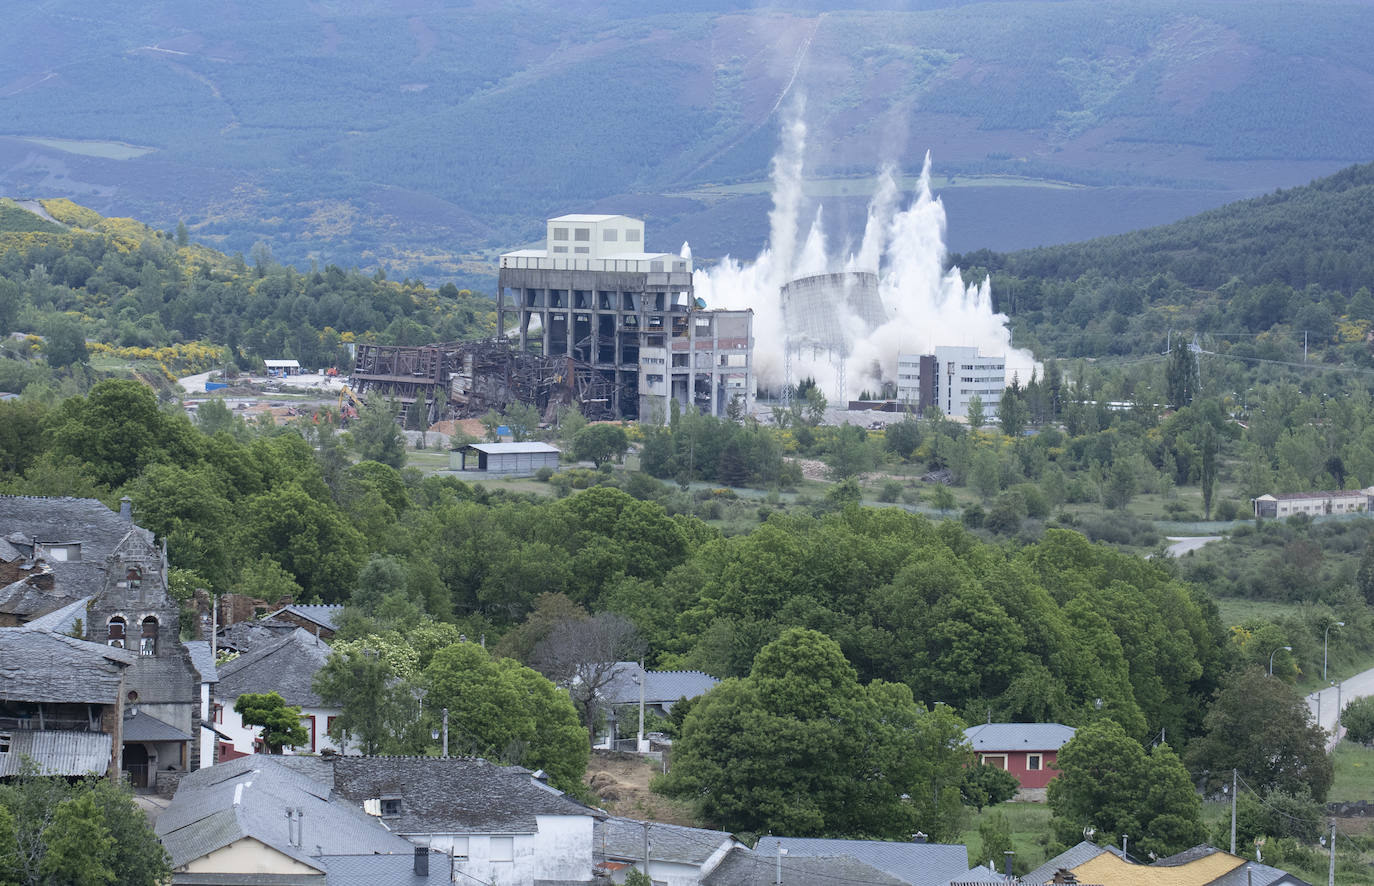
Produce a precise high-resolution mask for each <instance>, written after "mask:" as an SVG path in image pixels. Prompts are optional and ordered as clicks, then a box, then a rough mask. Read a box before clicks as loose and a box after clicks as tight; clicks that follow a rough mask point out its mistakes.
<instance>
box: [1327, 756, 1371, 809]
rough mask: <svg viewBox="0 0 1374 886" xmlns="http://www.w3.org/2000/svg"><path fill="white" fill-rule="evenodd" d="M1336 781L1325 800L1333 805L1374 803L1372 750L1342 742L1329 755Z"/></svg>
mask: <svg viewBox="0 0 1374 886" xmlns="http://www.w3.org/2000/svg"><path fill="white" fill-rule="evenodd" d="M1331 762H1332V763H1334V764H1335V768H1336V779H1335V781H1334V782H1332V784H1331V793H1330V794H1329V795H1328V796H1327V799H1328V800H1330V801H1331V802H1333V803H1350V802H1354V801H1357V800H1371V801H1374V748H1368V747H1365V746H1364V745H1358V744H1355V743H1353V742H1349V741H1343V742H1341V743H1340V744H1338V745H1336V750H1334V751H1332V753H1331Z"/></svg>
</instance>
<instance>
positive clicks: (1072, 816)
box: [1049, 720, 1206, 855]
mask: <svg viewBox="0 0 1374 886" xmlns="http://www.w3.org/2000/svg"><path fill="white" fill-rule="evenodd" d="M1056 765H1057V766H1058V767H1059V770H1060V774H1059V775H1058V776H1057V777H1056V778H1055V779H1054V780H1053V781H1051V782H1050V787H1049V802H1050V808H1051V809H1052V810H1053V811H1054V817H1055V825H1056V830H1057V832H1058V833H1059V834H1060V839H1070V838H1072V837H1074V835H1076V834H1078V833H1080V832H1081V831H1082V829H1083V828H1085V827H1087V826H1089V825H1091V826H1093V827H1094V828H1096V829H1097V830H1098V832H1099V833H1102V834H1130V835H1131V843H1132V845H1134V846H1136V847H1138V849H1139V851H1140V852H1142V853H1144V852H1155V853H1158V854H1159V855H1172V854H1173V853H1175V852H1181V851H1183V850H1184V849H1187V848H1189V847H1190V846H1196V845H1197V844H1198V843H1201V842H1202V841H1203V840H1204V839H1205V837H1206V834H1205V831H1204V829H1203V827H1202V820H1201V812H1202V801H1201V800H1200V799H1199V798H1198V795H1197V792H1196V790H1195V789H1194V788H1193V785H1192V782H1191V781H1190V780H1189V778H1188V770H1186V769H1184V768H1183V764H1182V762H1180V761H1179V759H1178V756H1177V755H1176V754H1175V753H1174V752H1173V750H1171V749H1170V748H1169V746H1168V745H1166V744H1160V745H1156V746H1155V748H1154V749H1153V750H1152V751H1151V752H1150V753H1148V754H1147V753H1146V752H1145V749H1144V748H1143V747H1141V746H1140V744H1139V743H1137V742H1136V741H1135V740H1134V739H1132V738H1131V737H1130V736H1128V735H1127V734H1126V733H1125V731H1124V730H1123V729H1122V728H1121V727H1120V726H1119V725H1117V724H1116V723H1114V722H1113V721H1111V720H1099V721H1097V722H1096V723H1092V724H1090V725H1088V726H1085V727H1083V728H1081V729H1079V730H1078V732H1077V733H1076V734H1075V735H1074V737H1073V738H1072V739H1070V740H1069V742H1068V744H1066V745H1064V747H1063V748H1061V749H1060V751H1059V759H1058V762H1057V763H1056Z"/></svg>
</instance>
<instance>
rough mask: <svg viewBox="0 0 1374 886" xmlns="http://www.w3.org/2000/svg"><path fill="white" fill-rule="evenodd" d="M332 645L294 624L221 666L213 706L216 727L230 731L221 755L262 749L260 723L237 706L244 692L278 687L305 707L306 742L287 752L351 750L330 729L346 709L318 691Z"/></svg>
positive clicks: (293, 702) (289, 701)
mask: <svg viewBox="0 0 1374 886" xmlns="http://www.w3.org/2000/svg"><path fill="white" fill-rule="evenodd" d="M329 652H330V649H329V645H328V644H326V643H325V642H324V641H323V640H321V639H319V638H318V637H316V636H315V635H314V634H312V633H308V632H306V631H305V630H304V629H302V628H293V629H292V630H291V632H290V633H289V634H286V635H285V636H283V637H282V638H281V639H279V640H275V641H273V642H270V643H267V644H265V645H257V646H254V647H252V648H251V649H249V650H248V651H247V652H245V653H243V654H241V655H240V656H239V657H238V658H234V659H231V660H229V661H227V662H224V663H223V664H221V665H220V666H219V669H218V671H219V686H218V688H217V693H216V694H217V695H218V698H217V700H216V704H215V707H214V710H213V712H212V713H213V721H214V727H215V729H216V730H218V731H219V732H221V733H223V734H224V735H225V736H227V740H226V744H225V745H222V746H221V748H220V757H221V759H223V758H224V757H225V756H233V755H235V754H252V753H256V752H257V751H258V750H259V744H260V742H259V739H260V738H261V736H262V727H261V726H248V725H246V724H245V723H244V722H243V718H242V717H241V716H240V715H239V714H238V712H237V711H235V710H234V703H235V702H236V701H237V700H238V698H239V696H241V695H244V694H249V693H251V694H260V693H264V692H275V693H277V694H278V695H280V696H281V697H282V699H283V700H285V702H286V703H287V704H289V705H296V706H297V707H299V708H300V709H301V725H302V726H304V727H305V732H306V736H307V738H306V742H305V744H303V745H301V746H300V747H296V748H285V749H284V751H285V753H288V754H296V753H300V754H317V753H319V752H320V751H323V750H325V749H327V748H332V749H334V750H343V751H345V752H349V751H352V750H353V747H352V746H348V747H342V748H341V747H340V742H339V741H337V740H335V739H333V738H331V737H330V735H329V727H330V724H331V723H332V722H333V721H334V718H335V717H337V716H339V714H341V713H343V709H342V708H339V707H336V706H334V705H329V704H326V703H325V701H324V700H323V699H322V698H320V696H319V695H318V694H317V693H316V692H315V689H314V687H313V685H312V684H313V683H314V682H315V675H316V674H317V673H319V670H320V668H322V667H324V665H325V662H326V661H328V660H329Z"/></svg>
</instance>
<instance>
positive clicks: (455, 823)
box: [333, 757, 605, 886]
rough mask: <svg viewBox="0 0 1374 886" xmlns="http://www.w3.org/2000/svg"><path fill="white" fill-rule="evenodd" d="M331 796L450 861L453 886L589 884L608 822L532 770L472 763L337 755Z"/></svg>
mask: <svg viewBox="0 0 1374 886" xmlns="http://www.w3.org/2000/svg"><path fill="white" fill-rule="evenodd" d="M333 774H334V782H333V789H334V791H335V792H336V793H337V794H338V795H339V796H342V797H344V798H346V799H348V800H350V801H352V802H353V803H356V804H358V805H360V806H361V807H362V808H363V810H364V811H366V812H367V813H368V814H370V815H374V816H376V817H377V818H378V819H380V821H381V823H382V824H383V825H385V826H386V828H387V829H388V830H389V831H391V832H392V833H394V834H397V835H399V836H401V837H404V838H406V839H407V840H410V841H411V842H412V843H415V844H416V845H418V846H425V847H428V848H429V849H431V850H434V851H437V852H441V853H444V854H445V855H447V856H449V858H450V864H451V865H452V869H453V871H454V880H455V881H456V882H462V883H473V882H479V883H486V884H489V886H529V884H531V883H541V882H557V883H587V882H589V881H591V879H592V866H593V861H592V843H593V825H594V822H595V821H596V820H597V819H599V818H604V817H605V814H604V813H602V812H599V811H596V810H593V809H590V808H588V807H587V806H584V805H582V804H581V803H579V802H577V801H576V800H574V799H572V798H571V797H569V796H567V795H566V794H564V793H563V792H562V791H559V790H556V789H554V788H553V787H551V786H549V785H548V784H546V783H545V782H543V781H542V780H540V779H539V778H536V777H535V776H534V774H533V773H531V772H530V771H529V770H528V769H522V768H520V767H518V766H497V765H495V764H493V763H488V762H487V761H485V760H480V759H477V758H474V757H466V758H459V757H448V758H442V757H336V758H334V760H333Z"/></svg>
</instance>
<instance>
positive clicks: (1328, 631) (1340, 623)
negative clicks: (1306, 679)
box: [1322, 621, 1345, 683]
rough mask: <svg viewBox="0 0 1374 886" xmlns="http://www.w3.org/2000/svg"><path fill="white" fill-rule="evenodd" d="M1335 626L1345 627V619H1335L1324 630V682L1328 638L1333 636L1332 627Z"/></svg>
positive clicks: (1323, 680) (1323, 678) (1324, 680)
mask: <svg viewBox="0 0 1374 886" xmlns="http://www.w3.org/2000/svg"><path fill="white" fill-rule="evenodd" d="M1335 627H1342V628H1343V627H1345V622H1343V621H1333V622H1332V623H1331V624H1329V625H1327V626H1326V630H1325V631H1323V632H1322V682H1323V683H1325V682H1326V638H1327V637H1329V636H1331V629H1332V628H1335Z"/></svg>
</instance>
